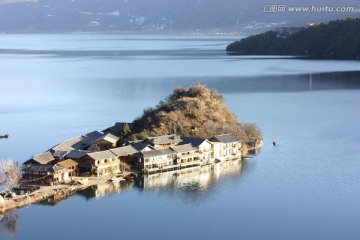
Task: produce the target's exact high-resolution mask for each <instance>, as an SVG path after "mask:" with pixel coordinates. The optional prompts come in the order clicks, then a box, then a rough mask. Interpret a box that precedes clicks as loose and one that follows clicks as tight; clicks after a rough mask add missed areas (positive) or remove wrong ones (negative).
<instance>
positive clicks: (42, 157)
mask: <svg viewBox="0 0 360 240" xmlns="http://www.w3.org/2000/svg"><path fill="white" fill-rule="evenodd" d="M32 160H34V161H35V162H37V163H40V164H47V163H49V162H51V161H54V160H55V158H54V156H53V155H52V154H51V152H44V153H41V154H39V155H36V156H35V157H33V158H32V159H30V160H28V161H26V162H25V163H28V162H30V161H32Z"/></svg>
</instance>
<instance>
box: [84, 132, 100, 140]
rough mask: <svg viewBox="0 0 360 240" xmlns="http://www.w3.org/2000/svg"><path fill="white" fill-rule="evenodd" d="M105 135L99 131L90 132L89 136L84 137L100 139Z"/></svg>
mask: <svg viewBox="0 0 360 240" xmlns="http://www.w3.org/2000/svg"><path fill="white" fill-rule="evenodd" d="M102 135H103V134H102V133H100V132H98V131H92V132H89V133H87V134H84V135H82V136H83V137H84V138H94V139H95V138H99V137H101V136H102Z"/></svg>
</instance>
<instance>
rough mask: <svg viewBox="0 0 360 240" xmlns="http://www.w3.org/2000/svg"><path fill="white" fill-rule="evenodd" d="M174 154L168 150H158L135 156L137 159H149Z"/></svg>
mask: <svg viewBox="0 0 360 240" xmlns="http://www.w3.org/2000/svg"><path fill="white" fill-rule="evenodd" d="M174 153H175V152H174V151H173V150H172V149H170V148H165V149H160V150H152V151H144V152H141V153H139V154H137V156H138V157H142V158H149V157H156V156H163V155H169V154H174Z"/></svg>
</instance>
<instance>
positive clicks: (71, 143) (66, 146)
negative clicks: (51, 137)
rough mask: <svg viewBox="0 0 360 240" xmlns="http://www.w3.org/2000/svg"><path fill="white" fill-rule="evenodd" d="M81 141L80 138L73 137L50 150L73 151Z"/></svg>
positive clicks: (81, 138)
mask: <svg viewBox="0 0 360 240" xmlns="http://www.w3.org/2000/svg"><path fill="white" fill-rule="evenodd" d="M81 140H83V137H82V136H78V137H74V138H71V139H69V140H66V141H64V142H62V143H60V144H58V145H56V146H55V147H53V148H52V150H54V151H71V150H75V145H76V144H78V143H79V142H81Z"/></svg>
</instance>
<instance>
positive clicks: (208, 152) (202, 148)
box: [181, 137, 215, 164]
mask: <svg viewBox="0 0 360 240" xmlns="http://www.w3.org/2000/svg"><path fill="white" fill-rule="evenodd" d="M181 139H182V140H183V141H182V144H191V146H193V147H195V148H197V149H198V151H199V152H200V153H201V154H202V161H203V163H204V164H209V163H212V162H214V160H215V159H214V158H213V157H212V154H213V146H212V143H211V142H210V141H209V140H207V139H203V138H196V137H181Z"/></svg>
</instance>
